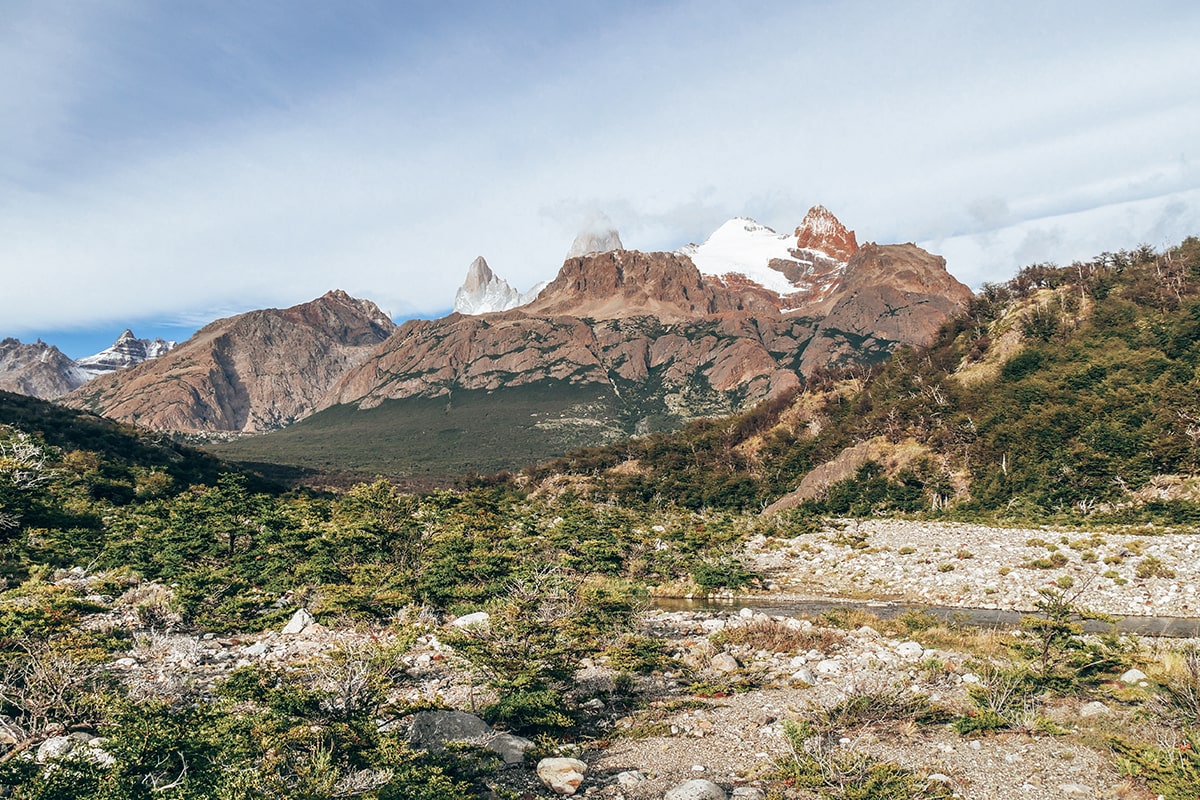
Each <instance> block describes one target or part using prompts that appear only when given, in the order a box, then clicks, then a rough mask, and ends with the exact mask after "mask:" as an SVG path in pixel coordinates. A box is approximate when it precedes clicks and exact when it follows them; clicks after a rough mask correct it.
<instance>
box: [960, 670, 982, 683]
mask: <svg viewBox="0 0 1200 800" xmlns="http://www.w3.org/2000/svg"><path fill="white" fill-rule="evenodd" d="M962 682H963V683H979V676H978V675H976V674H975V673H973V672H967V673H964V674H963V676H962Z"/></svg>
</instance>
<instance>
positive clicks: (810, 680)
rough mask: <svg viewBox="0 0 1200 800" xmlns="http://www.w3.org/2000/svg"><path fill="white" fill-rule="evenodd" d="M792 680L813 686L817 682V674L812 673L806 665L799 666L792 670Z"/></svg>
mask: <svg viewBox="0 0 1200 800" xmlns="http://www.w3.org/2000/svg"><path fill="white" fill-rule="evenodd" d="M792 680H793V681H801V682H802V683H807V684H808V685H809V686H815V685H816V684H817V676H816V675H813V674H812V670H810V669H809V668H808V667H801V668H800V669H798V670H796V671H795V672H793V673H792Z"/></svg>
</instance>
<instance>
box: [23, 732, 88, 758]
mask: <svg viewBox="0 0 1200 800" xmlns="http://www.w3.org/2000/svg"><path fill="white" fill-rule="evenodd" d="M82 746H84V745H83V742H80V741H79V740H78V739H73V738H71V737H70V736H51V737H50V738H49V739H47V740H46V741H44V742H42V743H41V744H40V745H38V749H37V754H36V755H35V756H34V761H36V762H37V763H39V764H45V763H46V762H47V761H50V760H52V759H55V758H66V757H67V756H69V755H71V754H72V753H74V752H75V751H76V750H78V749H79V748H80V747H82Z"/></svg>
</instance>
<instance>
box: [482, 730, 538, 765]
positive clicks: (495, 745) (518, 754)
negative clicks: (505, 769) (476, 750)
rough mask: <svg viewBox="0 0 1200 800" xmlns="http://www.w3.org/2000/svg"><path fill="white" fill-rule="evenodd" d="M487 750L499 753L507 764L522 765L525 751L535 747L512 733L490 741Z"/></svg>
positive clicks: (495, 737) (496, 736)
mask: <svg viewBox="0 0 1200 800" xmlns="http://www.w3.org/2000/svg"><path fill="white" fill-rule="evenodd" d="M484 747H485V748H487V749H488V750H491V751H492V752H493V753H498V754H499V755H500V757H501V758H502V759H504V763H505V764H520V763H521V762H522V761H524V760H525V751H526V750H528V749H529V748H531V747H533V742H531V741H529V740H528V739H526V738H524V737H523V736H514V735H513V734H511V733H498V734H496V735H495V736H493V737H492V738H491V739H489V740H488V743H487V744H485V745H484Z"/></svg>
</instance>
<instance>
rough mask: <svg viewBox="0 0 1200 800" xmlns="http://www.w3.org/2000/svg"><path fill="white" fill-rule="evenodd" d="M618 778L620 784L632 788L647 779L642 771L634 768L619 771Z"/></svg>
mask: <svg viewBox="0 0 1200 800" xmlns="http://www.w3.org/2000/svg"><path fill="white" fill-rule="evenodd" d="M616 780H617V785H618V786H620V787H622V788H625V789H632V788H633V787H634V786H637V785H638V784H639V783H643V782H644V781H645V780H646V776H645V775H643V774H642V773H641V771H639V770H636V769H633V770H626V771H625V772H618V773H617V779H616Z"/></svg>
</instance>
